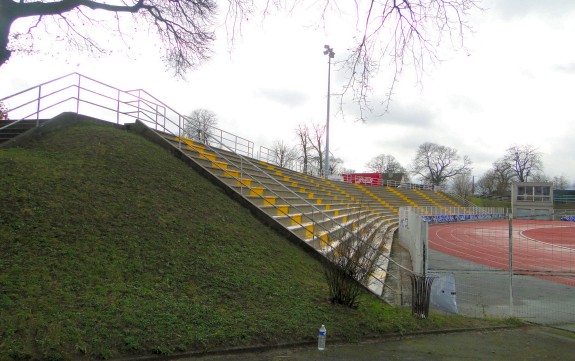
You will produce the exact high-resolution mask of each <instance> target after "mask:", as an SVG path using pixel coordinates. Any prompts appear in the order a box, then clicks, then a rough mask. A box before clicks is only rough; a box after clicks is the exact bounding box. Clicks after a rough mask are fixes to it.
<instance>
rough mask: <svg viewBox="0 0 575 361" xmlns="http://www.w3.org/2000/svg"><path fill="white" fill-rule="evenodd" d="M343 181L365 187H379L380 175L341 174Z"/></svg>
mask: <svg viewBox="0 0 575 361" xmlns="http://www.w3.org/2000/svg"><path fill="white" fill-rule="evenodd" d="M342 176H343V181H344V182H346V183H357V184H362V185H366V186H380V185H381V174H380V173H353V174H342Z"/></svg>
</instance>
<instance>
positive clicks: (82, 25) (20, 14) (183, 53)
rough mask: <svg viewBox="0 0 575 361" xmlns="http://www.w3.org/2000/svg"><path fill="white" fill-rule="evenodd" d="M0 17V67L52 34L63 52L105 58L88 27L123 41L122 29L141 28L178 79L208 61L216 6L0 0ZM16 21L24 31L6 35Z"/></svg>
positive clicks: (191, 1) (208, 1)
mask: <svg viewBox="0 0 575 361" xmlns="http://www.w3.org/2000/svg"><path fill="white" fill-rule="evenodd" d="M114 3H115V4H114ZM244 3H245V1H243V0H232V1H230V2H229V11H230V12H232V13H236V14H239V13H242V12H243V11H244V8H243V7H244V5H245V4H244ZM0 14H1V16H0V65H2V64H4V63H5V62H6V61H8V59H9V58H10V55H11V53H12V52H13V51H22V50H25V49H29V48H31V47H33V45H31V43H34V40H35V37H37V36H38V34H39V33H42V32H44V33H55V34H54V35H55V36H56V37H57V38H58V39H63V40H64V41H65V42H66V44H67V45H68V47H69V48H76V49H78V50H88V51H91V52H95V53H105V52H106V47H105V46H104V45H102V44H100V43H98V41H97V40H96V38H95V37H94V36H93V35H92V34H91V33H92V32H93V29H94V28H100V29H102V30H106V31H107V32H108V33H109V34H110V35H111V33H116V34H118V35H119V37H121V39H122V40H125V39H126V37H125V36H124V35H126V34H128V33H129V31H128V29H130V28H137V29H139V30H140V31H144V32H145V31H146V27H147V28H149V29H148V30H149V32H150V33H154V34H157V35H158V38H159V40H160V42H161V48H162V50H163V52H164V55H163V57H162V58H163V59H164V61H165V62H166V64H167V65H168V66H169V67H170V68H171V69H173V70H174V72H175V74H177V75H183V74H185V72H186V70H188V69H190V68H194V67H196V66H197V65H199V64H200V63H201V62H202V61H204V60H206V59H207V58H209V55H210V45H211V43H212V42H213V40H214V39H215V36H214V30H213V28H214V24H213V23H214V18H215V16H216V15H217V5H216V2H215V1H213V0H178V1H160V0H130V1H116V2H110V1H94V0H60V1H12V0H0ZM20 19H29V21H30V22H29V27H28V29H27V30H26V31H24V32H17V31H16V30H12V24H13V23H14V22H15V21H16V20H20ZM129 20H131V23H130V22H129ZM142 28H143V29H142Z"/></svg>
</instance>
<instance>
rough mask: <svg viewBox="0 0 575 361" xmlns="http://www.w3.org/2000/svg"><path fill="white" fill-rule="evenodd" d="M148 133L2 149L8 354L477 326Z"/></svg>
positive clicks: (104, 131)
mask: <svg viewBox="0 0 575 361" xmlns="http://www.w3.org/2000/svg"><path fill="white" fill-rule="evenodd" d="M327 295H328V290H327V286H326V283H325V281H324V278H323V273H322V268H321V265H320V263H319V262H317V261H316V260H314V259H313V258H312V257H310V256H309V255H307V254H306V253H305V252H303V251H302V250H301V249H299V248H298V247H296V246H294V245H293V244H291V243H290V242H288V241H286V240H285V239H284V238H282V237H281V236H279V235H278V234H276V233H275V232H274V231H272V230H271V229H269V228H267V227H265V226H263V225H262V223H260V222H259V221H258V220H256V219H254V218H253V217H252V215H251V214H250V213H249V212H248V211H247V210H246V209H244V208H242V207H241V206H240V205H238V204H237V203H235V202H234V201H232V200H230V199H229V198H228V197H227V196H226V195H225V194H224V193H223V192H222V191H221V190H219V189H218V188H217V187H215V186H213V185H212V184H211V183H209V182H208V181H206V180H205V179H204V178H202V177H201V176H200V175H198V174H197V173H196V172H195V171H194V170H192V169H191V168H189V167H187V166H186V165H184V164H183V163H182V162H180V161H178V160H177V159H175V158H174V157H173V156H171V155H169V154H168V152H166V151H165V150H163V149H160V148H158V147H157V146H155V145H153V144H151V143H149V142H147V141H146V140H144V139H143V138H141V137H139V136H137V135H134V134H131V133H128V132H126V131H123V130H118V129H115V128H112V127H109V126H98V125H87V124H82V125H76V126H72V127H69V128H64V129H60V130H58V131H54V132H52V133H49V134H47V135H46V136H44V137H42V138H41V139H37V140H35V141H33V142H31V143H30V144H28V145H27V146H26V147H24V148H16V149H0V360H7V359H27V358H34V359H49V360H59V359H73V358H74V359H80V358H87V357H90V358H101V359H106V358H114V357H121V356H127V355H146V354H172V353H178V352H184V351H191V350H214V349H218V348H228V347H238V346H249V345H260V344H268V345H275V344H281V343H286V342H300V341H313V340H314V339H315V335H316V332H317V328H318V327H319V326H320V325H321V324H326V326H327V328H328V330H329V335H330V338H339V339H343V340H349V341H354V340H359V339H362V338H363V337H365V336H367V335H378V334H383V333H390V332H394V333H406V332H411V331H420V330H425V329H438V328H454V327H455V328H456V327H469V326H473V325H477V324H487V323H488V322H494V321H479V320H472V319H465V318H462V317H449V316H443V315H437V314H434V315H432V316H431V317H430V319H429V320H425V321H420V320H416V319H414V318H413V317H412V316H411V315H410V310H409V309H401V308H394V307H391V306H388V305H385V304H384V303H382V302H380V301H379V300H378V299H377V298H375V297H374V296H373V295H371V294H365V295H362V296H361V305H360V307H359V308H358V309H356V310H351V309H346V308H342V307H338V306H334V305H331V304H330V303H329V302H327V301H326V299H327Z"/></svg>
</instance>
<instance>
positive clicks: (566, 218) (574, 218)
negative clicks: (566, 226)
mask: <svg viewBox="0 0 575 361" xmlns="http://www.w3.org/2000/svg"><path fill="white" fill-rule="evenodd" d="M561 220H562V221H567V222H575V216H563V217H561Z"/></svg>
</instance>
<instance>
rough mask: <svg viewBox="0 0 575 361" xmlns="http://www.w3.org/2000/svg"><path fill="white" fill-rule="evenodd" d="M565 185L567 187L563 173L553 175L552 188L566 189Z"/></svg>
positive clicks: (567, 183)
mask: <svg viewBox="0 0 575 361" xmlns="http://www.w3.org/2000/svg"><path fill="white" fill-rule="evenodd" d="M567 187H569V181H567V178H565V176H564V175H561V176H559V177H557V176H555V177H553V188H555V189H567Z"/></svg>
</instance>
